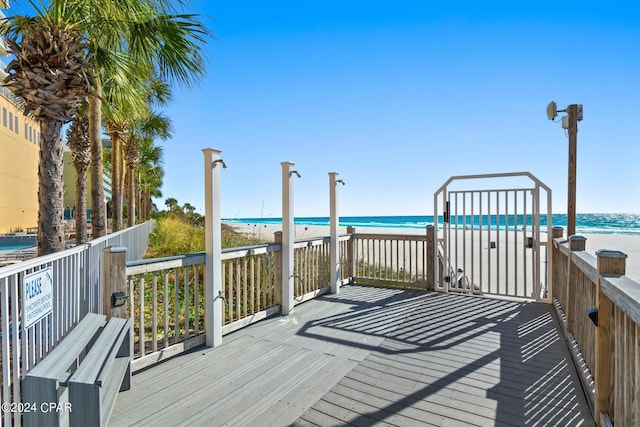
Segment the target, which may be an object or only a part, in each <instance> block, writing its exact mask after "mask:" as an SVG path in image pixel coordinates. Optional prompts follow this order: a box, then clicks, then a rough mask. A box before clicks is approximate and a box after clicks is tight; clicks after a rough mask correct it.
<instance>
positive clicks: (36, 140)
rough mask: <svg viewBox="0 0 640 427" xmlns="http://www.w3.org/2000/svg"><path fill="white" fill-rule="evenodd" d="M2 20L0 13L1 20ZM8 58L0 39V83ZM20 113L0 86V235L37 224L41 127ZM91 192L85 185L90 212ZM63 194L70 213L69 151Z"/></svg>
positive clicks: (16, 102)
mask: <svg viewBox="0 0 640 427" xmlns="http://www.w3.org/2000/svg"><path fill="white" fill-rule="evenodd" d="M8 7H9V4H8V2H7V1H2V0H0V8H5V9H6V8H8ZM4 17H5V15H4V14H3V13H2V11H0V18H4ZM7 56H8V52H7V46H6V43H5V42H4V40H3V39H2V38H1V37H0V81H3V80H4V79H5V77H6V76H7V73H6V71H5V69H6V67H7V62H8V61H9V59H8V58H7ZM23 111H24V108H23V107H22V100H21V99H19V98H18V97H16V96H14V95H13V94H12V93H11V91H10V90H9V89H7V88H6V87H2V86H0V233H9V232H15V231H26V230H28V229H30V228H35V227H37V225H38V163H39V151H40V125H39V124H38V122H37V121H35V120H34V118H33V117H31V116H25V115H24V114H23ZM65 148H66V145H65ZM88 181H90V180H88ZM104 185H105V197H106V198H107V200H111V179H110V177H109V176H108V175H104ZM90 191H91V184H90V182H88V190H87V194H88V195H89V197H88V200H87V204H88V206H87V209H89V210H90V209H91V197H90V194H91V193H90ZM64 193H65V194H64V204H65V207H67V206H68V207H69V210H71V209H73V206H74V204H75V169H74V168H73V165H72V164H71V159H70V156H69V153H68V152H66V153H65V155H64ZM65 214H66V212H65ZM68 216H71V215H68Z"/></svg>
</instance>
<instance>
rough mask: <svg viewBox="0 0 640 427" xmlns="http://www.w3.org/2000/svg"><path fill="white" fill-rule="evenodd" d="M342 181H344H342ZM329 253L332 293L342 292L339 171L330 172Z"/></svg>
mask: <svg viewBox="0 0 640 427" xmlns="http://www.w3.org/2000/svg"><path fill="white" fill-rule="evenodd" d="M340 182H342V181H340ZM329 219H330V222H329V224H330V226H329V235H330V236H331V237H330V243H329V253H330V257H331V259H330V263H331V268H330V269H329V272H330V275H331V276H330V277H331V293H332V294H337V293H338V292H340V250H339V248H338V173H337V172H329Z"/></svg>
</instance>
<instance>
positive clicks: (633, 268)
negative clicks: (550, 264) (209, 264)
mask: <svg viewBox="0 0 640 427" xmlns="http://www.w3.org/2000/svg"><path fill="white" fill-rule="evenodd" d="M228 225H230V226H231V227H233V228H234V229H235V230H236V231H238V232H241V233H245V234H248V235H252V236H256V237H259V238H261V239H265V240H269V241H273V234H274V233H275V232H276V231H280V230H281V229H282V227H281V226H280V224H242V223H235V222H230V223H228ZM356 232H358V233H371V234H409V235H424V234H426V229H419V228H380V227H358V228H356ZM346 233H347V227H342V226H341V227H338V234H346ZM509 235H511V233H510V234H509ZM324 236H329V227H328V226H318V225H296V226H295V236H294V239H295V240H299V239H308V238H314V237H324ZM584 237H586V238H587V242H586V251H587V252H589V253H591V254H594V255H595V252H596V251H597V250H599V249H613V250H619V251H622V252H624V253H625V254H627V257H628V258H627V276H628V277H629V278H631V279H633V280H635V281H637V282H639V283H640V236H635V235H626V234H584Z"/></svg>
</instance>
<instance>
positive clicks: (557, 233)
mask: <svg viewBox="0 0 640 427" xmlns="http://www.w3.org/2000/svg"><path fill="white" fill-rule="evenodd" d="M563 235H564V228H562V227H553V228H552V229H551V236H552V237H553V238H554V239H559V238H561V237H562V236H563Z"/></svg>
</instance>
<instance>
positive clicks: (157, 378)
mask: <svg viewBox="0 0 640 427" xmlns="http://www.w3.org/2000/svg"><path fill="white" fill-rule="evenodd" d="M551 309H552V308H551V306H546V305H542V304H534V303H529V302H522V301H515V302H514V301H508V300H498V299H489V298H483V297H473V296H465V295H446V294H438V293H425V292H419V291H403V290H400V289H385V288H373V287H362V286H347V287H344V288H343V289H342V290H341V293H340V294H338V295H325V296H322V297H320V298H318V299H316V300H312V301H309V302H306V303H304V304H301V305H299V306H296V308H295V313H294V315H292V316H288V317H283V316H280V317H275V318H270V319H266V320H264V321H261V322H258V323H256V324H254V325H252V326H250V327H248V328H245V329H242V330H240V331H237V332H234V333H233V334H230V335H227V336H225V337H224V344H223V345H221V346H220V347H218V348H213V349H209V348H207V349H198V351H194V352H192V353H191V354H185V355H182V356H178V357H176V358H174V359H170V360H169V361H167V362H164V363H162V364H160V365H158V366H156V367H153V368H151V369H148V370H146V371H144V372H142V373H140V374H136V375H134V377H133V385H132V389H131V390H130V391H127V392H123V393H120V395H119V396H118V400H117V403H116V408H115V409H114V413H113V415H112V417H111V422H110V425H116V426H117V425H147V424H149V423H152V424H153V423H155V424H159V425H168V424H171V425H261V426H262V425H274V426H275V425H292V424H293V425H321V426H327V425H345V424H346V423H352V424H354V425H372V424H376V425H385V424H389V425H403V426H404V425H472V424H475V425H496V426H502V425H505V426H506V425H537V424H540V425H543V424H544V425H586V426H592V425H594V423H593V420H592V419H591V415H590V413H589V409H588V406H587V405H586V401H585V398H584V395H583V394H582V391H581V389H580V385H579V382H578V380H577V376H576V374H575V368H574V367H573V365H572V363H571V361H570V356H569V355H568V352H567V350H566V346H565V344H564V342H563V341H562V337H561V335H560V334H559V332H558V327H557V323H556V321H555V317H554V316H553V314H552V311H551Z"/></svg>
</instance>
